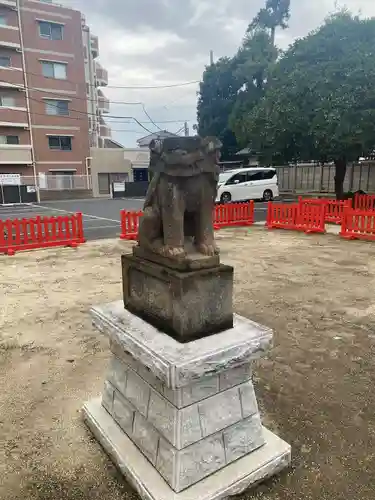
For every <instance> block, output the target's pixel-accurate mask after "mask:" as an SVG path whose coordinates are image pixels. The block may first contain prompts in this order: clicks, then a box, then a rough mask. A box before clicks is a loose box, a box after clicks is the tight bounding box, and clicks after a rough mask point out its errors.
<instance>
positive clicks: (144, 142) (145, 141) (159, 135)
mask: <svg viewBox="0 0 375 500" xmlns="http://www.w3.org/2000/svg"><path fill="white" fill-rule="evenodd" d="M166 137H179V136H178V135H177V134H173V133H172V132H168V130H161V131H160V132H154V133H152V134H149V135H146V136H145V137H141V138H140V139H138V140H137V144H138V146H148V145H149V144H150V142H151V141H153V140H154V139H165V138H166Z"/></svg>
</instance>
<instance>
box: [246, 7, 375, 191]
mask: <svg viewBox="0 0 375 500" xmlns="http://www.w3.org/2000/svg"><path fill="white" fill-rule="evenodd" d="M374 47H375V19H374V18H373V19H364V20H362V19H360V18H359V17H353V16H352V15H350V14H349V13H348V12H340V13H338V14H336V15H334V16H331V17H330V18H328V19H327V20H326V22H325V23H324V25H323V26H322V27H321V28H320V29H318V30H316V31H315V32H312V33H311V34H309V35H308V36H307V37H305V38H303V39H301V40H298V41H296V42H295V43H294V44H293V46H292V47H291V48H290V49H289V50H288V51H287V52H286V53H285V55H284V56H283V57H282V58H281V59H280V61H279V62H278V63H277V65H276V66H275V68H274V70H273V72H272V74H271V81H270V83H269V86H268V88H267V90H266V92H265V95H264V97H263V98H262V99H261V101H260V102H259V104H258V105H257V106H255V107H254V108H252V109H251V110H250V111H249V113H247V115H246V117H245V118H244V121H243V124H242V132H243V140H246V141H247V142H249V143H252V144H255V145H256V148H257V150H260V151H261V152H262V153H263V155H264V156H267V157H269V158H270V157H274V156H275V155H279V156H281V157H283V158H284V160H286V161H291V160H298V159H315V160H321V161H327V160H332V161H334V162H335V165H336V175H335V191H336V196H337V198H338V199H341V198H342V197H343V183H344V179H345V174H346V166H347V162H348V161H354V160H356V159H358V157H359V156H361V155H364V154H367V153H368V152H369V151H371V150H373V148H374V143H375V135H374V123H375V88H374V85H373V82H374V79H375V58H374Z"/></svg>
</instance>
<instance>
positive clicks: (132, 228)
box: [120, 210, 143, 240]
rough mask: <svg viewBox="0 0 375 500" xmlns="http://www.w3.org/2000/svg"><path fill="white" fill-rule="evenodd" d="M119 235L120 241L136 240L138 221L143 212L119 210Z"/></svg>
mask: <svg viewBox="0 0 375 500" xmlns="http://www.w3.org/2000/svg"><path fill="white" fill-rule="evenodd" d="M120 214H121V234H120V239H122V240H136V239H137V238H138V229H139V219H140V218H141V217H142V215H143V212H142V211H140V212H130V211H127V210H121V212H120Z"/></svg>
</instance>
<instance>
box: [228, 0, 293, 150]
mask: <svg viewBox="0 0 375 500" xmlns="http://www.w3.org/2000/svg"><path fill="white" fill-rule="evenodd" d="M289 18H290V0H266V4H265V7H264V8H263V9H261V10H260V11H259V12H258V14H257V15H256V16H255V18H254V19H253V21H252V22H251V23H250V25H249V27H248V29H247V32H246V35H245V38H244V40H243V42H242V46H241V48H240V49H239V51H238V54H237V60H238V70H237V72H238V75H239V78H240V80H241V81H242V82H243V84H244V85H243V87H242V88H241V91H240V92H238V96H237V99H236V103H235V105H234V107H233V111H232V113H231V116H230V120H229V123H230V126H231V128H232V130H233V131H234V133H235V136H236V138H237V141H238V143H239V144H240V145H241V146H243V147H246V146H247V147H249V146H250V147H252V146H253V145H252V144H249V143H248V142H247V137H246V136H247V134H246V129H247V116H248V114H249V113H251V111H252V109H253V108H254V107H255V106H256V105H257V104H258V103H259V101H260V100H261V99H262V97H263V96H264V93H265V91H266V88H267V85H268V80H269V73H270V72H271V71H272V68H273V66H274V64H275V63H276V61H277V59H278V57H279V55H280V51H279V50H278V49H277V47H276V44H275V34H276V29H277V28H279V27H280V28H282V29H286V28H287V27H288V21H289Z"/></svg>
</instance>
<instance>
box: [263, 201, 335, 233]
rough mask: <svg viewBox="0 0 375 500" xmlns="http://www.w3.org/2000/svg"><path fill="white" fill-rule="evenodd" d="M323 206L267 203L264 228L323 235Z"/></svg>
mask: <svg viewBox="0 0 375 500" xmlns="http://www.w3.org/2000/svg"><path fill="white" fill-rule="evenodd" d="M325 210H326V209H325V206H324V205H323V204H320V205H312V204H304V203H302V204H301V203H273V202H272V201H270V202H269V203H268V210H267V220H266V227H268V229H291V230H294V231H304V232H305V233H325V221H324V217H325Z"/></svg>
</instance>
